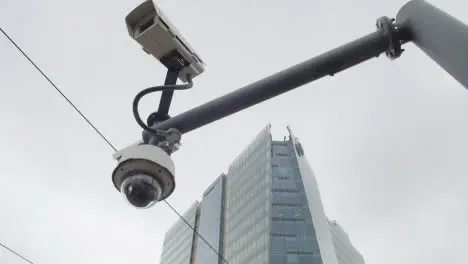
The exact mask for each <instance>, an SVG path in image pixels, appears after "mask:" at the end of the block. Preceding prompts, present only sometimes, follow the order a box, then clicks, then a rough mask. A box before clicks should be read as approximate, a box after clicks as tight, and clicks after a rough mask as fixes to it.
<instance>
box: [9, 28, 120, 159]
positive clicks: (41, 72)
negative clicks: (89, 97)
mask: <svg viewBox="0 0 468 264" xmlns="http://www.w3.org/2000/svg"><path fill="white" fill-rule="evenodd" d="M0 31H1V32H2V33H3V35H5V37H6V38H7V39H8V40H9V41H10V42H11V44H13V45H14V46H15V47H16V49H17V50H18V51H19V52H21V54H23V56H24V57H25V58H26V59H27V60H28V61H29V62H30V63H31V64H32V65H33V66H34V68H36V70H37V71H38V72H39V73H40V74H41V75H42V76H43V77H44V78H45V79H46V80H47V81H48V82H49V83H50V85H52V87H54V88H55V90H56V91H57V92H58V93H59V94H60V95H61V96H62V97H63V99H65V100H66V101H67V102H68V104H69V105H70V106H71V107H73V109H75V111H76V112H77V113H78V114H79V115H80V116H81V117H82V118H83V119H84V120H85V121H86V123H88V125H90V126H91V128H92V129H94V131H95V132H96V133H97V134H98V135H99V136H101V138H102V139H103V140H104V141H105V142H106V143H107V145H109V147H111V148H112V149H113V150H114V151H115V152H117V149H116V148H115V147H114V145H112V143H111V142H110V141H109V140H108V139H107V138H106V137H105V136H104V135H103V134H102V133H101V132H100V131H99V129H97V127H95V126H94V125H93V123H92V122H91V121H90V120H89V119H88V118H87V117H86V116H85V115H84V114H83V113H82V112H81V111H80V109H78V107H77V106H76V105H75V104H74V103H73V102H72V101H71V100H70V99H68V97H67V96H66V95H65V94H64V93H63V92H62V90H60V88H58V86H57V85H56V84H55V83H54V82H53V81H52V80H51V79H50V78H49V77H48V76H47V75H46V74H45V73H44V72H43V71H42V70H41V68H39V66H37V64H36V63H35V62H34V61H33V60H32V59H31V58H30V57H29V56H28V55H27V54H26V53H25V52H24V51H23V50H22V49H21V48H20V47H19V46H18V44H16V42H15V41H14V40H13V39H12V38H11V37H10V36H9V35H8V34H7V33H6V32H5V31H4V30H3V29H2V28H0Z"/></svg>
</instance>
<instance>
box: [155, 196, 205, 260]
mask: <svg viewBox="0 0 468 264" xmlns="http://www.w3.org/2000/svg"><path fill="white" fill-rule="evenodd" d="M197 215H198V202H195V203H194V204H193V205H192V206H190V208H189V209H188V210H187V211H186V212H185V213H184V214H183V215H182V217H183V218H184V219H185V220H186V221H187V222H188V223H189V224H190V226H192V227H195V228H197V218H198V217H197ZM190 226H187V224H186V223H185V222H184V221H182V220H179V221H177V222H176V223H175V224H174V225H173V226H172V227H171V228H170V229H169V230H168V231H167V232H166V235H165V237H164V242H163V250H162V255H161V264H192V263H193V257H194V254H193V253H194V251H195V250H194V247H195V243H194V242H195V232H193V230H192V228H190Z"/></svg>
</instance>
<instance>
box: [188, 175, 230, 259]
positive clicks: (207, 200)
mask: <svg viewBox="0 0 468 264" xmlns="http://www.w3.org/2000/svg"><path fill="white" fill-rule="evenodd" d="M225 178H226V177H225V175H224V174H223V175H221V176H220V177H219V178H218V179H217V180H216V181H215V182H214V183H213V184H212V185H211V186H210V187H208V189H207V190H206V191H205V193H204V194H203V200H202V202H201V203H200V206H199V207H200V216H199V219H198V230H197V232H198V233H199V234H200V235H201V236H202V237H203V238H204V239H205V240H206V241H207V242H208V243H209V245H208V244H207V243H206V242H205V241H203V239H201V237H200V236H197V238H196V250H195V258H194V260H195V261H194V263H195V264H206V263H210V264H222V263H223V261H224V260H223V259H222V258H221V257H220V255H221V256H223V255H224V246H223V244H224V241H223V238H224V203H225V185H226V184H225V182H226V181H225ZM210 246H211V247H213V248H214V249H216V251H217V252H218V253H219V254H217V253H216V252H214V251H213V249H212V248H210Z"/></svg>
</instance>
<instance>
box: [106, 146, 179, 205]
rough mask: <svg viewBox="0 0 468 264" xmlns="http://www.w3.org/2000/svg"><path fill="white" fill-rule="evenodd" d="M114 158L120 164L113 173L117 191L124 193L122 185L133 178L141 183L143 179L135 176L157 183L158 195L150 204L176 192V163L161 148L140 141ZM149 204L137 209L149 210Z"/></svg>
mask: <svg viewBox="0 0 468 264" xmlns="http://www.w3.org/2000/svg"><path fill="white" fill-rule="evenodd" d="M114 158H115V159H117V161H118V162H119V164H118V165H117V167H116V168H115V170H114V171H113V173H112V181H113V183H114V186H115V188H117V190H119V191H122V183H124V182H125V180H126V179H128V178H129V177H132V176H133V178H134V179H135V181H140V180H141V178H142V177H134V176H144V177H146V178H148V177H147V176H149V177H151V179H152V180H153V181H154V182H155V183H156V187H157V188H156V189H157V192H158V194H157V197H155V198H154V201H148V204H154V203H156V202H158V201H162V200H164V199H166V198H167V197H169V195H171V194H172V192H173V191H174V189H175V177H174V175H175V166H174V162H173V161H172V159H171V157H170V156H169V154H167V153H166V152H165V151H164V150H163V149H161V148H160V147H157V146H154V145H149V144H143V143H142V142H141V141H139V142H137V143H135V144H133V145H130V146H128V147H126V148H124V149H122V150H120V151H119V152H117V153H115V154H114ZM127 198H128V197H127ZM132 204H133V203H132ZM148 204H147V205H145V206H137V207H145V208H147V207H149V206H148Z"/></svg>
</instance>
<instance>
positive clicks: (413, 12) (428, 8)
mask: <svg viewBox="0 0 468 264" xmlns="http://www.w3.org/2000/svg"><path fill="white" fill-rule="evenodd" d="M396 24H397V25H399V26H400V28H401V30H402V31H403V32H405V33H406V34H407V37H408V38H409V39H408V40H410V41H412V42H413V43H414V44H416V46H418V47H419V48H420V49H421V50H423V51H424V53H426V54H427V55H428V56H429V57H431V59H433V60H434V61H435V62H437V64H439V65H440V66H441V67H442V68H443V69H444V70H446V71H447V72H448V73H449V74H450V75H452V77H453V78H455V79H456V80H457V81H458V82H460V83H461V84H462V85H463V86H465V88H467V89H468V26H467V25H465V24H463V23H462V22H461V21H459V20H457V19H456V18H454V17H452V16H451V15H449V14H447V13H445V12H444V11H442V10H440V9H438V8H437V7H435V6H433V5H431V4H430V3H428V2H426V1H424V0H413V1H410V2H408V3H407V4H406V5H404V6H403V7H402V8H401V9H400V11H399V12H398V14H397V17H396ZM406 34H404V35H406Z"/></svg>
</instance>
